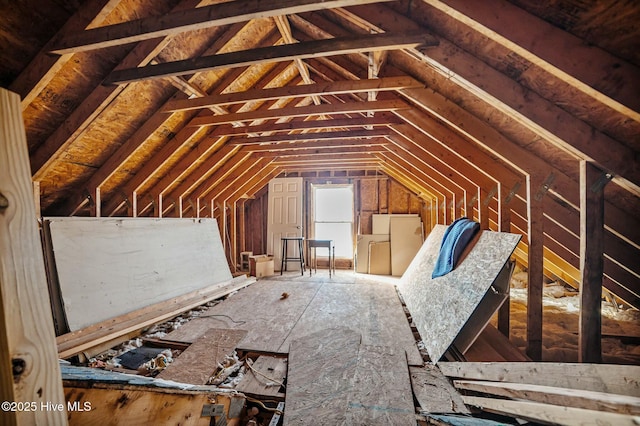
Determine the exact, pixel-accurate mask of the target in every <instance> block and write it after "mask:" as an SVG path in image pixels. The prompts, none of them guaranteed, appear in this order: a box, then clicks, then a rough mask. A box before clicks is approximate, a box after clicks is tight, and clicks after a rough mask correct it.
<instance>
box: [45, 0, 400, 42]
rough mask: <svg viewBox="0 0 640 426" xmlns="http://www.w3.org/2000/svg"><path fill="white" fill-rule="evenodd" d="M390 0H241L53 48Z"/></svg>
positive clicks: (82, 35) (121, 26)
mask: <svg viewBox="0 0 640 426" xmlns="http://www.w3.org/2000/svg"><path fill="white" fill-rule="evenodd" d="M379 1H389V0H327V1H323V2H318V1H316V0H298V1H296V2H291V1H288V0H272V1H269V2H262V1H259V0H240V1H235V2H232V3H221V4H214V5H211V6H202V7H198V8H195V9H187V10H183V11H179V12H178V11H176V12H172V13H168V14H166V15H163V16H153V17H149V18H142V19H137V20H134V21H129V22H122V23H118V24H113V25H107V26H103V27H98V28H93V29H90V30H86V31H82V32H78V33H75V34H71V35H69V36H68V37H65V38H64V39H62V40H59V41H58V42H57V43H56V44H54V45H53V47H51V52H53V53H58V54H66V53H78V52H84V51H87V50H92V49H101V48H105V47H109V46H118V45H121V44H127V43H133V42H139V41H142V40H148V39H152V38H156V37H167V36H174V35H177V34H180V33H181V32H185V31H195V30H200V29H204V28H210V27H217V26H222V25H229V24H235V23H238V22H246V21H250V20H252V19H255V18H263V17H272V16H277V15H286V14H292V13H302V12H310V11H314V10H322V9H327V8H333V7H343V6H350V5H353V4H366V3H373V2H379Z"/></svg>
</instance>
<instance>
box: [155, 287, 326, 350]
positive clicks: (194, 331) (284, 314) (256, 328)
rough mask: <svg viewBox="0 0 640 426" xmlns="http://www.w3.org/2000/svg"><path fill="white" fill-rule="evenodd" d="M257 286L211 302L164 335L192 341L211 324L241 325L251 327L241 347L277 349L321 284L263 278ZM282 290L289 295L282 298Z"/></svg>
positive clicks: (246, 328) (173, 338) (213, 325)
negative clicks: (196, 316) (213, 304)
mask: <svg viewBox="0 0 640 426" xmlns="http://www.w3.org/2000/svg"><path fill="white" fill-rule="evenodd" d="M298 278H301V277H300V275H298ZM254 286H255V288H253V289H251V290H249V288H247V289H246V290H248V291H245V290H243V291H240V292H238V293H237V294H235V295H233V296H232V297H229V298H228V299H226V300H224V301H223V302H222V303H219V304H218V305H215V306H212V307H211V308H209V309H208V310H207V311H205V312H203V313H202V314H201V315H200V317H199V318H194V319H192V320H191V321H189V322H188V323H186V324H184V325H182V326H181V327H180V328H178V329H177V330H175V331H173V332H171V333H169V334H168V335H167V336H165V338H166V339H169V340H177V341H182V342H193V341H195V340H196V339H198V338H199V337H200V336H201V335H202V334H203V333H204V332H205V331H206V330H208V329H209V328H215V327H224V328H240V329H244V330H247V331H248V334H247V336H245V338H244V340H243V342H242V349H247V350H256V351H261V352H278V349H279V348H280V346H281V345H282V343H283V342H284V340H285V339H286V337H287V336H288V334H289V332H290V331H291V329H292V328H293V326H294V325H295V323H296V322H297V321H298V319H299V318H300V316H301V315H302V313H303V312H304V310H305V309H306V308H307V306H308V305H309V303H310V302H311V300H312V299H313V297H314V296H315V294H316V292H317V291H318V289H319V288H320V287H321V286H322V284H319V283H317V282H311V281H302V282H300V281H299V282H295V281H293V282H280V281H269V280H260V281H259V282H258V283H256V284H254ZM283 293H287V295H288V296H287V297H286V298H283V296H282V295H283Z"/></svg>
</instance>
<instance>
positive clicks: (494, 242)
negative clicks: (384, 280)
mask: <svg viewBox="0 0 640 426" xmlns="http://www.w3.org/2000/svg"><path fill="white" fill-rule="evenodd" d="M446 229H447V227H446V226H445V225H436V226H435V227H434V228H433V230H432V231H431V233H430V234H429V236H428V237H427V239H426V241H425V242H424V244H423V245H422V247H421V248H420V251H419V252H418V254H417V255H416V256H415V258H414V259H413V261H412V262H411V264H410V265H409V267H408V268H407V270H406V272H405V273H404V275H403V276H402V279H401V280H400V284H399V285H398V287H399V289H400V292H401V293H402V296H403V298H404V301H405V303H406V305H407V308H408V309H409V311H410V312H411V316H412V318H413V322H414V324H415V325H416V327H417V328H418V331H419V332H420V335H421V336H422V339H423V342H424V344H425V347H426V348H427V351H428V353H429V356H430V357H431V361H432V362H438V360H440V358H441V357H442V355H443V354H444V353H445V351H446V350H447V349H448V348H449V346H450V345H451V343H452V342H453V341H454V339H455V338H456V336H457V335H458V333H459V332H460V330H461V329H462V327H463V326H464V325H465V323H466V322H467V320H468V319H469V317H471V314H472V313H473V312H474V310H475V309H476V307H477V306H478V305H479V304H480V302H481V301H482V298H483V297H484V295H485V293H486V292H487V291H488V290H489V288H490V287H491V285H492V284H493V282H494V281H495V280H496V278H497V276H498V274H499V273H500V271H501V270H502V268H503V266H504V265H505V263H506V262H507V261H508V260H509V257H510V256H511V254H512V253H513V251H514V250H515V248H516V245H517V244H518V242H519V241H520V235H516V234H509V233H506V232H492V231H482V232H481V234H480V236H479V237H478V239H477V242H476V243H475V245H474V246H473V247H472V249H471V250H470V251H469V252H468V254H467V255H466V257H464V259H463V260H462V262H461V263H460V264H459V265H457V267H456V268H455V269H454V270H453V271H451V272H449V273H448V274H446V275H444V276H442V277H438V278H435V279H432V278H431V273H432V271H433V268H434V265H435V262H436V259H437V258H438V254H439V252H440V243H441V241H442V237H443V235H444V231H445V230H446Z"/></svg>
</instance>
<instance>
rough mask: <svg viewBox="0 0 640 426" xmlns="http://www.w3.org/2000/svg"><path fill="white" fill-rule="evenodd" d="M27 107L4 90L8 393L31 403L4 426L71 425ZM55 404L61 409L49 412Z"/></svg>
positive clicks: (6, 417) (1, 205) (3, 339)
mask: <svg viewBox="0 0 640 426" xmlns="http://www.w3.org/2000/svg"><path fill="white" fill-rule="evenodd" d="M21 111H22V109H21V107H20V96H18V95H17V94H15V93H12V92H9V91H8V90H5V89H1V88H0V290H1V291H0V309H1V316H2V322H1V324H0V371H1V372H2V374H0V393H1V395H0V397H1V398H2V401H8V402H16V403H18V402H20V403H22V404H23V406H22V407H16V408H17V409H16V410H15V411H13V410H5V409H4V408H5V407H4V405H3V409H2V411H0V424H3V425H32V424H41V425H44V424H47V425H54V424H55V425H65V424H67V413H66V403H65V399H64V392H63V390H62V378H61V376H60V367H59V365H58V353H57V348H56V340H55V333H54V331H53V317H52V315H51V306H50V304H49V292H48V290H47V279H46V276H45V271H44V259H43V254H42V246H41V242H40V237H39V235H38V228H37V218H36V214H35V206H34V203H33V188H32V182H31V171H30V170H31V169H30V165H29V153H28V151H27V138H26V134H25V130H24V124H23V121H22V115H21ZM24 404H29V406H28V409H24ZM48 404H49V405H48ZM51 404H53V405H54V406H55V407H56V408H60V411H52V410H47V407H49V406H51ZM9 408H11V407H9Z"/></svg>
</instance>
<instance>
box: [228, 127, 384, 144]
mask: <svg viewBox="0 0 640 426" xmlns="http://www.w3.org/2000/svg"><path fill="white" fill-rule="evenodd" d="M392 133H393V132H392V131H391V130H390V129H388V128H378V129H372V130H347V131H339V132H314V133H296V134H287V135H271V136H256V137H244V138H238V137H236V138H233V139H231V140H230V141H229V144H230V145H245V146H246V145H259V144H264V143H272V144H275V143H278V142H302V141H321V140H326V141H329V140H335V139H338V140H349V139H362V140H363V141H366V140H367V139H368V138H378V137H383V136H388V135H390V134H392Z"/></svg>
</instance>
